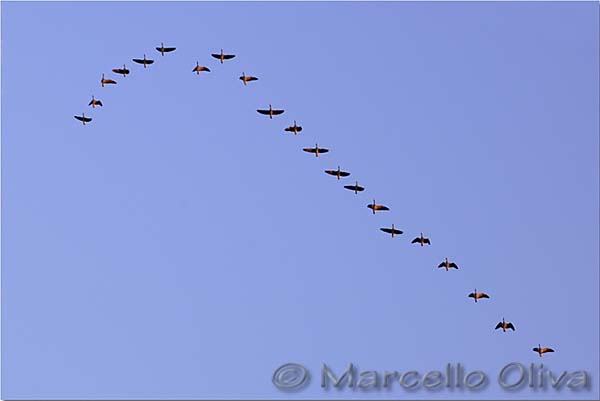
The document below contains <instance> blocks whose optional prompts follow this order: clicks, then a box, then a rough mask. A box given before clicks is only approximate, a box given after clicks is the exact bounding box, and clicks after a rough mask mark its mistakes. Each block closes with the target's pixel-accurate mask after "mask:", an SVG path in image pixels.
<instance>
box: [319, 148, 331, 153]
mask: <svg viewBox="0 0 600 401" xmlns="http://www.w3.org/2000/svg"><path fill="white" fill-rule="evenodd" d="M327 152H329V149H325V148H319V153H327Z"/></svg>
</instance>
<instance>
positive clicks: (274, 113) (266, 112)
mask: <svg viewBox="0 0 600 401" xmlns="http://www.w3.org/2000/svg"><path fill="white" fill-rule="evenodd" d="M256 111H257V112H259V113H260V114H264V115H265V116H269V118H270V119H273V116H278V115H280V114H283V112H284V111H285V110H275V109H273V107H271V105H269V110H263V109H258V110H256Z"/></svg>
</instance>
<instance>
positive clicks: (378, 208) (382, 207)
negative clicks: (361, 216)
mask: <svg viewBox="0 0 600 401" xmlns="http://www.w3.org/2000/svg"><path fill="white" fill-rule="evenodd" d="M367 207H368V208H369V209H372V210H373V214H375V212H376V211H378V210H390V208H389V207H387V206H383V205H378V204H377V203H375V199H373V203H371V204H368V205H367Z"/></svg>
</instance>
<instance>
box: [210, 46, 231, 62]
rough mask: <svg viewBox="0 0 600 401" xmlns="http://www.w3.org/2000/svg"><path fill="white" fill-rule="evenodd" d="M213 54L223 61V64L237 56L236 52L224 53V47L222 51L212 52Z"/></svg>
mask: <svg viewBox="0 0 600 401" xmlns="http://www.w3.org/2000/svg"><path fill="white" fill-rule="evenodd" d="M211 56H213V57H214V58H216V59H217V60H219V61H220V62H221V64H223V62H224V61H225V60H229V59H232V58H234V57H235V54H224V53H223V49H221V53H219V54H217V53H213V54H211Z"/></svg>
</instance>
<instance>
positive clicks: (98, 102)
mask: <svg viewBox="0 0 600 401" xmlns="http://www.w3.org/2000/svg"><path fill="white" fill-rule="evenodd" d="M88 106H92V107H93V108H96V106H102V102H101V101H100V100H98V99H96V98H94V95H92V100H90V102H89V103H88Z"/></svg>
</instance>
